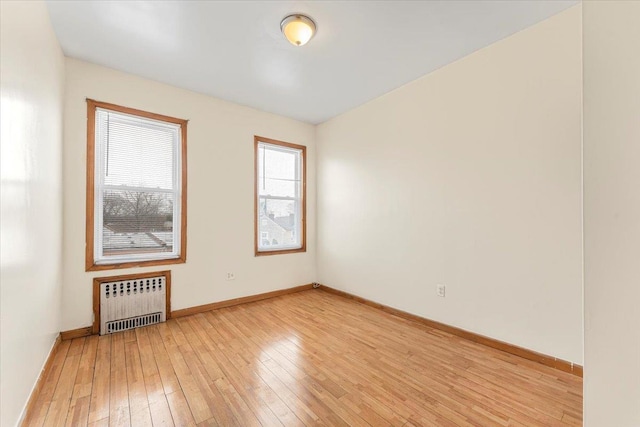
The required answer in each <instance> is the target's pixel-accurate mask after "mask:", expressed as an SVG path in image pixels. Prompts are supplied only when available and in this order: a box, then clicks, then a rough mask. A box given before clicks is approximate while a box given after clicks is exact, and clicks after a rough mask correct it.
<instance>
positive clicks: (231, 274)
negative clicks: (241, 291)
mask: <svg viewBox="0 0 640 427" xmlns="http://www.w3.org/2000/svg"><path fill="white" fill-rule="evenodd" d="M227 280H236V274H235V273H227Z"/></svg>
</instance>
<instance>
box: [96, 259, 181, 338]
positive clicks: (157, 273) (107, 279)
mask: <svg viewBox="0 0 640 427" xmlns="http://www.w3.org/2000/svg"><path fill="white" fill-rule="evenodd" d="M158 276H164V278H165V283H166V291H167V305H166V317H165V318H166V320H169V319H170V318H171V271H169V270H167V271H153V272H150V273H138V274H125V275H122V276H109V277H95V278H94V279H93V325H91V333H93V334H94V335H95V334H99V333H100V285H101V284H102V283H105V282H119V281H121V280H134V279H136V280H137V279H148V278H150V277H158Z"/></svg>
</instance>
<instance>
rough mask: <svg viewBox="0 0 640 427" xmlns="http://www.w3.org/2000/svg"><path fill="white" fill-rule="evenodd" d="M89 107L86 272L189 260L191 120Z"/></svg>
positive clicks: (89, 104) (98, 104) (110, 106)
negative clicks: (188, 126) (187, 225)
mask: <svg viewBox="0 0 640 427" xmlns="http://www.w3.org/2000/svg"><path fill="white" fill-rule="evenodd" d="M87 107H88V126H87V128H88V129H87V254H86V269H87V270H104V269H111V268H122V267H132V266H138V265H157V264H171V263H179V262H185V260H186V214H187V212H186V206H187V204H186V197H187V195H186V186H187V182H186V181H187V174H186V172H187V171H186V154H187V153H186V140H187V121H186V120H181V119H175V118H172V117H166V116H161V115H158V114H153V113H147V112H144V111H139V110H134V109H131V108H125V107H120V106H117V105H113V104H106V103H102V102H96V101H92V100H88V101H87Z"/></svg>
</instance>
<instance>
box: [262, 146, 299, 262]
mask: <svg viewBox="0 0 640 427" xmlns="http://www.w3.org/2000/svg"><path fill="white" fill-rule="evenodd" d="M257 151H258V152H257V163H258V165H257V166H258V168H257V170H258V173H257V177H256V178H257V187H256V188H257V192H256V193H257V194H256V197H257V199H258V200H257V206H258V213H257V215H258V218H256V220H257V224H258V235H257V237H256V238H257V247H258V251H259V252H269V251H280V250H292V249H300V248H302V247H303V241H302V236H303V232H302V231H303V230H302V227H303V217H302V216H303V199H302V198H303V185H304V182H303V176H304V174H303V170H302V168H303V164H304V162H303V155H304V154H303V150H302V149H297V148H291V147H289V146H283V145H278V144H271V143H266V142H259V143H258V146H257Z"/></svg>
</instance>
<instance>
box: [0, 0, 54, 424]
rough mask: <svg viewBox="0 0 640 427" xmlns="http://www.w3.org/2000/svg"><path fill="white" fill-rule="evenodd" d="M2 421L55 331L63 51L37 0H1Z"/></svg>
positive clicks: (11, 417)
mask: <svg viewBox="0 0 640 427" xmlns="http://www.w3.org/2000/svg"><path fill="white" fill-rule="evenodd" d="M0 5H1V6H0V8H1V9H0V15H1V16H2V22H1V25H0V28H1V31H2V34H1V36H0V39H1V41H2V46H1V48H0V49H1V50H2V61H0V66H1V71H0V74H1V75H2V83H1V94H2V96H1V98H2V113H1V114H0V116H1V119H0V120H1V122H0V128H1V133H2V139H1V144H0V151H1V153H0V159H1V160H0V161H1V165H0V176H1V181H0V183H1V188H2V202H1V204H2V212H1V213H0V218H1V222H0V240H1V249H0V253H1V266H2V270H1V277H0V300H1V301H2V302H1V304H2V307H1V309H0V313H1V319H0V325H1V326H0V327H1V331H0V337H1V339H0V348H1V350H0V383H1V387H0V396H1V403H0V425H2V426H13V425H17V423H18V420H19V419H20V417H21V416H22V412H23V410H24V406H25V404H26V402H27V399H28V397H29V394H30V392H31V390H32V388H33V386H34V384H35V382H36V379H37V378H38V375H39V374H40V370H41V369H42V367H43V364H44V362H45V360H46V358H47V356H48V354H49V351H50V350H51V347H52V345H53V343H54V340H55V338H56V337H57V335H58V332H59V331H60V313H61V306H60V293H61V289H62V279H61V259H62V256H61V249H62V241H61V238H62V171H61V165H62V160H61V157H62V106H63V102H62V101H63V94H64V57H63V55H62V50H61V49H60V46H59V44H58V41H57V39H56V37H55V35H54V33H53V29H52V28H51V24H50V22H49V15H48V12H47V8H46V6H45V4H44V2H41V1H33V2H5V1H3V2H1V3H0Z"/></svg>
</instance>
